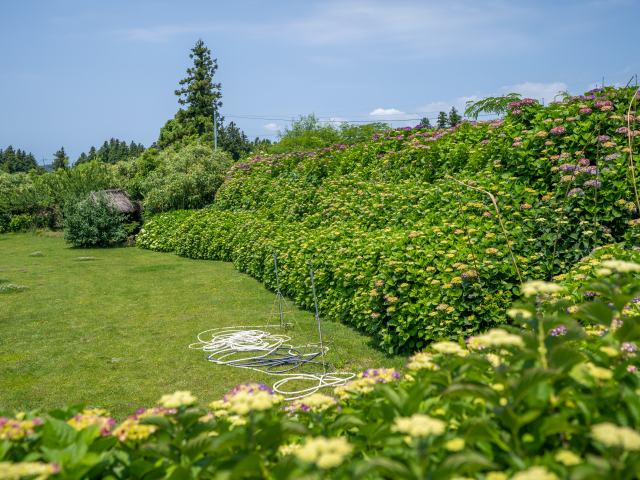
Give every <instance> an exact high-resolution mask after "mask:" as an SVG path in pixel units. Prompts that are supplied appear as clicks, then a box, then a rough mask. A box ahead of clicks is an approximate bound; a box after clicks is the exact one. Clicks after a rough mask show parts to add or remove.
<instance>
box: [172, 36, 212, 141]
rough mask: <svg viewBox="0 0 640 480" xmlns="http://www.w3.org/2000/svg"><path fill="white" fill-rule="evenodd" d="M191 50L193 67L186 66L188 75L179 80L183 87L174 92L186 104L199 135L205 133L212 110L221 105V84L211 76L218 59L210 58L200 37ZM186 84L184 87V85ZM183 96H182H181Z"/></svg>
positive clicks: (189, 116) (180, 102) (210, 120)
mask: <svg viewBox="0 0 640 480" xmlns="http://www.w3.org/2000/svg"><path fill="white" fill-rule="evenodd" d="M191 51H192V52H193V53H192V54H191V55H189V58H191V59H193V64H194V67H195V68H188V69H187V75H188V77H187V78H185V79H183V80H180V85H183V87H182V88H181V89H180V90H176V91H175V94H176V95H177V96H178V97H180V98H179V99H178V103H179V104H180V105H188V107H187V114H188V118H193V119H194V121H195V124H196V130H197V131H198V134H199V135H202V134H203V133H205V131H207V130H206V128H207V126H208V124H210V123H211V122H212V121H213V115H214V111H215V110H217V109H218V108H219V107H221V106H222V102H221V101H220V100H219V99H220V98H222V94H221V93H220V89H221V84H219V83H213V76H214V75H215V73H216V70H217V69H218V60H217V59H214V60H211V51H210V50H209V49H208V48H207V47H206V46H205V45H204V42H203V41H202V40H201V39H200V40H198V41H197V43H196V46H195V47H194V48H192V49H191ZM184 85H186V87H184ZM183 95H184V96H185V98H182V96H183Z"/></svg>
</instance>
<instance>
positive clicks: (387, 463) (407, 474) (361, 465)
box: [353, 457, 413, 479]
mask: <svg viewBox="0 0 640 480" xmlns="http://www.w3.org/2000/svg"><path fill="white" fill-rule="evenodd" d="M374 471H378V472H380V473H381V474H382V475H383V476H384V477H385V478H411V477H412V476H413V475H412V474H411V471H410V470H409V469H408V468H407V467H405V466H404V465H403V464H402V463H400V462H398V461H396V460H393V459H391V458H388V457H373V458H371V459H368V460H364V461H362V462H358V463H357V464H356V466H355V468H354V469H353V477H354V478H356V479H359V478H362V477H364V476H366V475H368V474H370V473H371V472H374Z"/></svg>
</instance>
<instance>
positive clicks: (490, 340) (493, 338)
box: [469, 328, 524, 348]
mask: <svg viewBox="0 0 640 480" xmlns="http://www.w3.org/2000/svg"><path fill="white" fill-rule="evenodd" d="M472 341H473V342H474V344H476V343H477V344H478V345H486V346H490V347H519V348H524V340H522V337H520V336H519V335H514V334H512V333H509V332H507V331H506V330H502V329H500V328H493V329H491V330H489V331H488V332H487V333H485V334H483V335H478V336H477V337H475V338H473V339H472ZM469 343H470V344H471V341H470V342H469Z"/></svg>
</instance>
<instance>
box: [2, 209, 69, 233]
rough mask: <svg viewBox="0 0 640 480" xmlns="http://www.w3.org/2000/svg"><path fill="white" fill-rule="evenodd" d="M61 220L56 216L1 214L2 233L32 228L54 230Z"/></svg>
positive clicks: (46, 214) (45, 214)
mask: <svg viewBox="0 0 640 480" xmlns="http://www.w3.org/2000/svg"><path fill="white" fill-rule="evenodd" d="M58 220H59V218H58V216H57V215H54V214H48V213H44V214H35V215H30V214H21V215H9V214H0V233H8V232H18V231H21V230H28V229H32V228H54V227H55V226H56V225H57V222H58Z"/></svg>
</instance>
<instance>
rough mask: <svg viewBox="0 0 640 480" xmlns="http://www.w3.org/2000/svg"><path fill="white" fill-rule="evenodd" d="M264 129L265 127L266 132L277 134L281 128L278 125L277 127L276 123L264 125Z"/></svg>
mask: <svg viewBox="0 0 640 480" xmlns="http://www.w3.org/2000/svg"><path fill="white" fill-rule="evenodd" d="M263 127H264V128H265V129H266V130H269V131H270V132H275V131H277V130H278V128H280V127H278V125H276V124H275V123H268V124H266V125H263Z"/></svg>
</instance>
